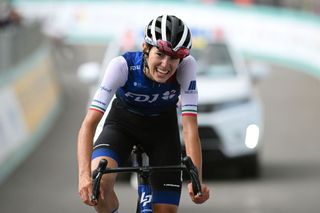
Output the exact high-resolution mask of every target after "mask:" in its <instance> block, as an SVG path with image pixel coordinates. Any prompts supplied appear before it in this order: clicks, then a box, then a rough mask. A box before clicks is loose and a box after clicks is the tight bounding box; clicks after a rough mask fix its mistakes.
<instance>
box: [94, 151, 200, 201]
mask: <svg viewBox="0 0 320 213" xmlns="http://www.w3.org/2000/svg"><path fill="white" fill-rule="evenodd" d="M182 164H183V165H177V166H154V167H153V166H140V167H118V168H107V165H108V161H107V160H106V159H102V160H101V161H100V162H99V165H98V167H97V168H96V169H95V170H94V171H93V173H92V185H93V191H92V196H91V201H98V199H99V193H100V181H101V178H102V175H104V174H107V173H121V172H137V173H143V172H148V173H151V172H153V171H169V170H171V171H172V170H175V171H177V170H180V171H186V172H187V174H188V176H189V177H190V180H191V183H192V190H193V193H194V195H198V196H201V195H202V190H201V183H200V180H199V174H198V170H197V168H196V167H195V165H194V164H193V162H192V160H191V158H190V157H189V156H186V157H184V158H183V159H182Z"/></svg>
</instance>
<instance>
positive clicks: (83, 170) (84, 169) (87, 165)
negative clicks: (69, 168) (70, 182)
mask: <svg viewBox="0 0 320 213" xmlns="http://www.w3.org/2000/svg"><path fill="white" fill-rule="evenodd" d="M91 135H92V133H90V131H88V130H87V129H84V128H81V129H80V132H79V136H78V153H77V155H78V168H79V177H90V175H91V153H92V138H93V136H91Z"/></svg>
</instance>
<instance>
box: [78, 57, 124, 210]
mask: <svg viewBox="0 0 320 213" xmlns="http://www.w3.org/2000/svg"><path fill="white" fill-rule="evenodd" d="M127 73H128V68H127V63H126V61H125V59H124V58H123V57H121V56H119V57H116V58H114V59H113V60H112V61H111V62H110V63H109V65H108V67H107V69H106V71H105V75H104V77H103V79H102V82H101V85H100V87H99V89H98V90H97V92H96V94H95V96H94V98H93V101H92V103H91V105H90V109H89V110H88V112H87V114H86V116H85V118H84V121H83V123H82V125H81V128H80V131H79V135H78V147H77V156H78V170H79V171H78V172H79V192H80V196H81V198H82V200H83V201H84V202H85V203H87V204H88V205H93V204H92V203H91V202H90V201H89V196H90V194H91V193H92V192H91V190H92V186H91V154H92V148H93V138H94V134H95V131H96V128H97V125H98V123H99V121H100V120H101V118H102V117H103V114H104V112H105V110H106V109H107V107H108V105H109V103H110V101H111V99H112V97H113V96H114V94H115V91H116V90H117V89H118V88H119V87H120V86H123V85H124V84H125V81H126V78H127Z"/></svg>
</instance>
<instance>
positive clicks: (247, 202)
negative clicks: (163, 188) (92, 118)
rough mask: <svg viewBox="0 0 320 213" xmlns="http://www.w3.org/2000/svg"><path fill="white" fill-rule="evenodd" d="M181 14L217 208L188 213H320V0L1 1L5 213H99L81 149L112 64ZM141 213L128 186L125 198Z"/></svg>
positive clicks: (1, 198)
mask: <svg viewBox="0 0 320 213" xmlns="http://www.w3.org/2000/svg"><path fill="white" fill-rule="evenodd" d="M160 14H174V15H176V16H178V17H180V18H181V19H182V20H184V21H185V22H186V24H187V25H188V26H189V27H190V28H191V31H192V34H193V50H192V54H193V55H194V56H195V57H196V58H197V60H198V63H199V71H198V81H199V82H198V87H199V109H198V110H199V131H200V136H201V140H202V147H203V154H204V169H205V182H206V183H207V184H208V186H209V188H210V189H211V195H212V198H211V199H210V200H209V201H208V202H206V203H205V204H203V205H194V204H193V203H192V201H191V200H190V199H189V198H188V196H187V193H186V188H185V187H184V189H183V190H184V192H183V195H182V199H181V207H180V212H190V213H191V212H206V213H209V212H218V213H231V212H239V213H271V212H274V213H281V212H295V213H300V212H308V213H316V212H318V211H319V210H318V209H319V208H320V204H319V202H318V198H319V196H320V155H319V150H320V143H319V139H318V138H319V136H320V131H319V126H320V112H319V109H320V93H319V92H318V91H319V89H320V84H319V77H320V60H319V55H320V17H319V15H320V1H319V0H233V1H232V0H202V1H200V0H185V1H183V0H180V1H179V0H164V1H143V0H139V1H120V0H118V1H116V0H114V1H112V0H93V1H83V0H42V1H40V0H12V1H10V0H0V147H1V148H0V212H1V213H7V212H8V213H9V212H26V213H27V212H30V213H34V212H39V213H40V212H48V213H50V212H70V213H71V212H77V213H79V212H94V210H93V209H91V208H90V207H88V206H86V205H84V204H83V203H82V202H81V200H80V198H79V196H78V189H77V187H78V186H77V184H78V179H77V163H76V140H77V134H78V130H79V128H80V125H81V122H82V119H83V118H84V115H85V113H86V109H87V106H88V103H89V102H90V100H91V98H92V93H93V92H94V91H95V89H96V87H97V85H98V84H99V81H100V79H101V75H103V70H104V68H105V66H106V65H107V63H108V62H109V61H110V59H111V58H112V57H114V56H116V55H120V54H122V53H123V52H125V51H129V50H137V49H139V48H140V46H141V42H142V40H143V30H144V26H145V25H146V24H147V23H148V22H149V21H150V20H151V19H152V18H154V17H155V16H158V15H160ZM116 190H117V192H118V195H119V198H120V200H121V201H122V202H121V205H120V212H132V209H133V208H134V207H135V202H136V192H135V190H134V189H133V188H132V187H131V185H130V183H129V181H128V178H127V177H123V178H121V179H119V183H118V185H117V186H116Z"/></svg>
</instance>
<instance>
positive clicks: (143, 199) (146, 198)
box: [140, 192, 152, 207]
mask: <svg viewBox="0 0 320 213" xmlns="http://www.w3.org/2000/svg"><path fill="white" fill-rule="evenodd" d="M151 200H152V195H146V193H145V192H143V193H142V195H141V199H140V204H141V206H143V207H144V206H146V205H147V204H148V203H151Z"/></svg>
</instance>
